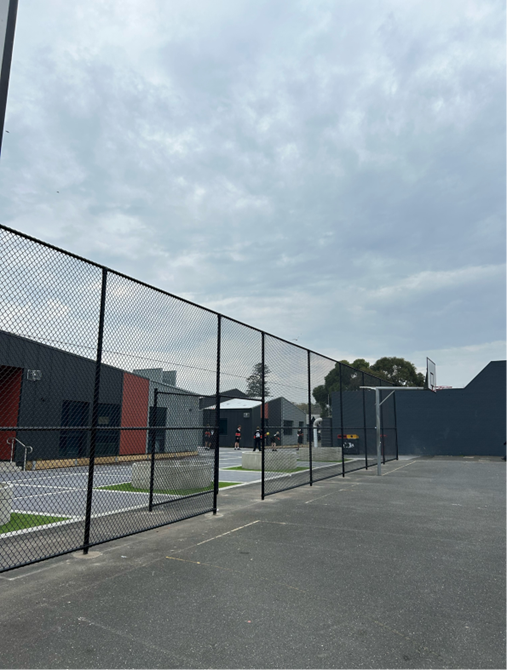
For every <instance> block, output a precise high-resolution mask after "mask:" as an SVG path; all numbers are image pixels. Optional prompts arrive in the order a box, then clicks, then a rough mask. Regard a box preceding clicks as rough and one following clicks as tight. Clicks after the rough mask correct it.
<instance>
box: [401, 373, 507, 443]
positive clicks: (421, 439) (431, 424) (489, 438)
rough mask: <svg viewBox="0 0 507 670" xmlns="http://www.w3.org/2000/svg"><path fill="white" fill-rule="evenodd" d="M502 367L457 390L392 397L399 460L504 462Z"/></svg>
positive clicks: (503, 381)
mask: <svg viewBox="0 0 507 670" xmlns="http://www.w3.org/2000/svg"><path fill="white" fill-rule="evenodd" d="M505 372H506V370H505V361H492V362H491V363H489V364H488V365H487V366H486V367H485V368H484V369H483V370H482V371H481V372H480V373H479V374H478V375H477V377H475V378H474V379H472V381H471V382H470V383H469V384H467V386H465V388H462V389H443V390H440V391H437V393H431V392H429V391H428V392H426V391H421V392H420V393H404V392H400V393H397V394H396V410H397V423H398V448H399V453H400V454H420V455H425V456H432V455H448V456H475V455H484V456H505V444H504V443H505V424H506V411H505V401H506V394H505Z"/></svg>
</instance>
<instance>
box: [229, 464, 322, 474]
mask: <svg viewBox="0 0 507 670" xmlns="http://www.w3.org/2000/svg"><path fill="white" fill-rule="evenodd" d="M224 470H241V471H242V472H259V473H260V472H262V471H261V470H252V469H250V468H242V467H241V465H235V466H233V467H232V468H224ZM299 470H309V468H294V469H292V470H268V469H267V468H266V472H298V471H299Z"/></svg>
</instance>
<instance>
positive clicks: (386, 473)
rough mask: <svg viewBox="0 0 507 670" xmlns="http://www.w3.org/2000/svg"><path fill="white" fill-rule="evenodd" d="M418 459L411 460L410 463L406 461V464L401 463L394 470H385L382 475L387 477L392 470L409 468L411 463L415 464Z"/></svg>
mask: <svg viewBox="0 0 507 670" xmlns="http://www.w3.org/2000/svg"><path fill="white" fill-rule="evenodd" d="M416 462H417V461H410V463H406V464H405V465H400V467H399V468H394V470H390V471H389V472H383V473H382V477H385V476H386V475H390V474H391V472H396V470H401V469H402V468H408V466H409V465H413V464H414V463H416Z"/></svg>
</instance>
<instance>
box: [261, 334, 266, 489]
mask: <svg viewBox="0 0 507 670" xmlns="http://www.w3.org/2000/svg"><path fill="white" fill-rule="evenodd" d="M265 338H266V333H265V332H264V331H262V335H261V367H262V377H261V393H262V404H261V439H262V452H261V500H264V479H265V474H266V467H265V461H264V446H265V441H266V440H265V436H264V424H265V421H264V414H265V407H264V403H265V402H266V398H265V391H266V366H265V362H266V343H265Z"/></svg>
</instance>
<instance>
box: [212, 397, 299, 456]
mask: <svg viewBox="0 0 507 670" xmlns="http://www.w3.org/2000/svg"><path fill="white" fill-rule="evenodd" d="M261 405H262V403H260V402H259V401H258V400H250V399H248V398H233V399H230V400H225V401H224V402H221V403H220V446H222V447H232V446H234V435H235V432H236V428H237V427H238V426H241V446H242V447H253V434H254V432H255V429H256V428H257V426H261V425H262V424H261ZM215 412H216V410H215V406H210V407H208V408H207V409H205V410H204V417H203V418H204V423H205V424H210V425H212V424H213V423H214V421H215ZM264 425H265V430H266V431H269V433H270V436H271V435H272V434H273V433H275V432H277V431H279V432H280V438H281V446H288V445H295V444H297V431H298V428H302V429H303V431H304V441H305V442H306V441H307V437H306V434H307V430H306V414H305V413H304V412H302V411H301V410H300V409H299V407H296V405H294V404H293V403H291V402H290V401H289V400H287V399H286V398H282V397H280V398H274V399H273V400H268V401H267V402H266V403H265V422H264ZM267 444H268V446H269V441H268V442H267Z"/></svg>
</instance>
